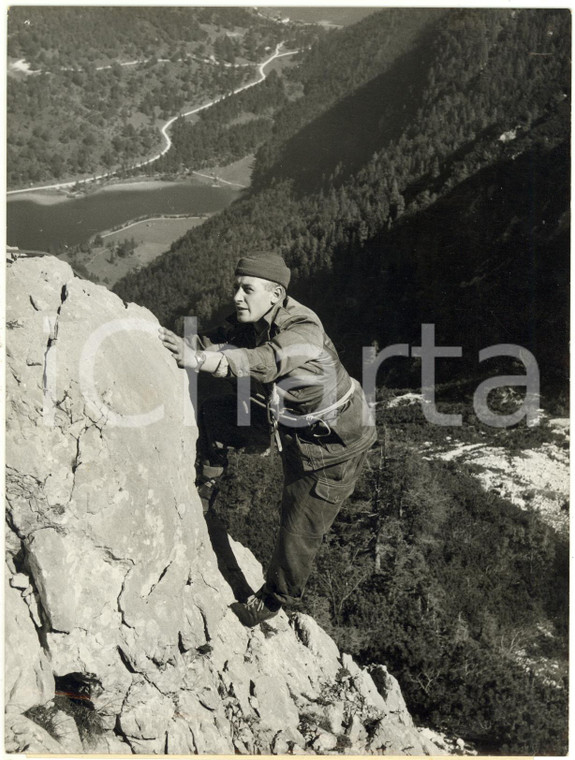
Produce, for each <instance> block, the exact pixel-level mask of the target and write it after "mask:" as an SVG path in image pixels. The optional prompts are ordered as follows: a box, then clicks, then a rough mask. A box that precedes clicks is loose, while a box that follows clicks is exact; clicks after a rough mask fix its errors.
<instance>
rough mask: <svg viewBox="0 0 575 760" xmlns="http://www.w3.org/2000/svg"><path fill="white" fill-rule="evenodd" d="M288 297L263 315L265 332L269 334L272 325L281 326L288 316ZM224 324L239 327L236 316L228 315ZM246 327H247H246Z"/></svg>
mask: <svg viewBox="0 0 575 760" xmlns="http://www.w3.org/2000/svg"><path fill="white" fill-rule="evenodd" d="M288 299H289V296H286V297H285V299H284V301H283V302H281V301H280V303H278V304H276V305H275V306H274V307H273V308H272V309H270V310H269V311H268V312H267V314H264V316H263V319H264V321H265V322H266V323H267V325H268V326H267V332H268V333H269V331H270V328H271V326H272V325H278V326H279V325H281V324H282V322H283V321H284V320H285V318H286V317H287V316H289V313H288V311H287V309H286V306H287V302H288ZM226 322H229V323H230V324H232V325H239V324H240V322H238V317H237V315H236V314H230V316H229V317H226ZM250 324H251V326H252V327H254V325H253V323H250ZM246 327H247V325H246Z"/></svg>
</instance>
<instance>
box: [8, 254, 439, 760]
mask: <svg viewBox="0 0 575 760" xmlns="http://www.w3.org/2000/svg"><path fill="white" fill-rule="evenodd" d="M7 294H8V299H7V300H8V309H7V320H8V321H7V391H8V393H7V404H6V418H7V438H6V465H7V481H6V494H7V528H6V537H7V538H6V547H7V559H6V562H7V572H6V580H7V588H6V595H5V600H6V605H5V613H6V622H7V628H6V678H5V687H6V698H5V702H6V709H7V717H6V749H7V750H8V751H13V752H18V751H24V750H27V751H30V752H53V753H57V754H64V753H81V752H97V753H103V754H113V755H115V754H122V753H126V752H128V753H129V752H133V753H153V754H158V753H159V754H162V753H167V754H190V753H212V754H218V753H225V754H233V753H264V754H268V753H293V754H326V753H330V752H338V753H351V754H364V753H378V754H380V753H389V754H400V753H407V754H439V753H440V750H439V748H438V747H437V745H435V744H434V743H433V742H432V741H431V740H430V739H429V738H428V737H427V736H426V735H424V734H423V733H422V732H420V731H419V730H418V729H417V728H416V727H415V726H414V724H413V722H412V720H411V717H410V715H409V713H408V711H407V709H406V707H405V704H404V702H403V699H402V697H401V692H400V690H399V687H398V685H397V682H396V681H395V679H394V678H393V677H392V676H391V675H390V674H389V673H388V672H387V671H386V670H385V668H383V667H381V666H379V667H378V668H376V669H375V670H374V671H373V673H372V674H371V675H370V673H369V672H368V671H367V670H363V669H361V668H359V667H358V666H357V665H356V664H355V663H354V661H353V660H352V658H351V657H349V656H348V655H345V654H341V653H340V652H339V651H338V649H337V647H336V645H335V644H334V642H333V641H332V640H331V639H330V638H329V637H328V636H327V634H326V633H325V632H324V631H322V630H321V629H320V628H319V627H318V625H317V624H316V623H315V622H314V620H313V619H312V618H310V617H308V616H306V615H302V614H294V615H291V616H289V617H288V615H286V614H285V613H284V612H282V613H280V615H279V616H278V617H276V618H274V619H272V620H271V621H270V622H269V623H267V624H266V623H264V624H262V625H261V626H259V627H258V628H256V629H253V630H251V629H246V628H244V627H243V626H242V624H241V623H240V622H239V620H238V619H237V618H236V616H235V615H234V613H233V611H232V610H231V609H230V605H232V604H233V603H234V601H235V599H236V597H237V596H238V595H240V594H241V593H246V592H247V590H248V589H249V588H250V587H251V588H252V589H255V588H257V587H259V585H260V584H261V583H262V571H261V567H260V566H259V564H258V563H257V562H256V561H255V559H254V557H253V556H252V555H251V553H250V552H249V551H248V550H247V549H246V548H244V547H242V546H240V545H239V544H237V543H235V542H234V541H233V540H232V539H230V538H229V537H228V536H227V535H226V533H225V531H224V530H223V527H222V525H221V524H220V523H219V522H218V520H217V518H215V517H214V518H211V519H209V520H208V521H206V519H205V518H204V516H203V514H202V509H201V505H200V503H199V500H198V497H197V494H196V491H195V487H194V452H195V437H196V428H195V426H194V424H195V423H194V415H193V410H192V406H191V402H190V394H189V387H188V379H187V377H186V374H185V373H184V372H182V371H181V370H178V369H177V367H176V366H175V363H174V362H173V360H172V359H171V358H170V357H169V356H168V354H167V352H166V351H165V350H164V349H163V348H162V346H161V344H160V342H159V340H158V338H157V328H158V323H157V320H156V319H155V317H154V316H153V315H152V314H151V313H150V312H148V311H146V310H145V309H142V308H140V307H138V306H136V305H134V304H124V303H123V302H122V301H121V300H120V299H119V298H117V297H116V296H115V295H114V294H112V293H110V292H108V291H107V290H106V289H104V288H102V287H99V286H96V285H94V284H92V283H90V282H86V281H83V280H81V279H78V278H77V277H75V276H74V275H73V273H72V270H71V269H70V267H69V266H68V265H67V264H64V263H63V262H61V261H59V260H57V259H55V258H52V257H48V256H46V257H35V258H27V257H20V258H17V259H16V260H12V261H11V262H9V265H8V268H7ZM372 676H373V677H372Z"/></svg>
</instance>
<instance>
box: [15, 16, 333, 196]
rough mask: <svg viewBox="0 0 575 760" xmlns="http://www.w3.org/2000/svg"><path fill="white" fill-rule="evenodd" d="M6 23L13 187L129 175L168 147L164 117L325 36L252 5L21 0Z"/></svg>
mask: <svg viewBox="0 0 575 760" xmlns="http://www.w3.org/2000/svg"><path fill="white" fill-rule="evenodd" d="M7 31H8V35H7V42H8V55H9V62H10V63H11V64H12V65H10V66H9V67H8V83H7V84H8V87H7V112H8V154H7V164H8V184H9V186H10V187H12V186H27V185H28V184H30V183H36V182H39V181H49V180H53V181H56V180H58V179H61V178H64V177H65V178H77V177H78V175H86V174H87V175H94V174H96V173H98V172H101V171H103V170H108V171H109V170H121V171H123V172H125V171H127V170H129V168H130V167H131V166H133V165H134V164H135V163H136V162H138V160H139V161H140V162H141V161H142V160H143V158H147V157H149V156H150V155H151V154H152V152H153V151H154V150H156V152H157V151H158V150H159V149H160V148H161V147H163V146H162V135H161V133H160V127H161V126H162V125H163V123H164V122H165V121H167V120H168V119H170V118H172V117H175V116H177V115H178V113H179V112H184V111H186V109H187V110H190V109H191V108H192V107H196V106H200V105H203V104H204V103H206V102H208V101H209V100H211V99H214V98H217V97H222V96H223V95H224V94H226V93H229V92H231V91H233V90H234V89H236V88H237V87H239V86H240V85H242V84H244V83H245V82H247V81H251V80H253V79H254V78H255V72H256V63H259V62H260V61H262V60H264V59H265V58H266V57H269V55H270V51H272V52H273V50H274V49H275V47H276V45H277V44H278V43H280V42H281V41H284V42H285V43H286V44H290V45H291V46H292V48H294V49H296V48H298V47H300V46H303V47H305V46H306V45H308V44H310V42H311V41H312V40H315V39H317V37H318V36H321V35H322V34H323V33H324V31H323V30H322V29H321V28H320V27H314V26H302V25H297V24H288V25H282V24H278V23H276V22H274V21H271V20H270V19H267V18H265V17H263V16H261V15H258V14H257V13H256V12H255V11H254V10H253V9H249V8H192V7H181V8H176V7H173V8H160V7H148V8H145V7H138V8H126V7H124V8H122V7H112V6H107V7H65V6H59V7H18V6H15V7H13V8H10V10H9V13H8V30H7ZM17 61H18V62H19V63H18V65H14V64H15V63H16V62H17ZM261 142H262V140H260V141H259V142H258V145H259V144H260V143H261ZM224 156H225V153H224Z"/></svg>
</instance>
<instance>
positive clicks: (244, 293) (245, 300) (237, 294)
mask: <svg viewBox="0 0 575 760" xmlns="http://www.w3.org/2000/svg"><path fill="white" fill-rule="evenodd" d="M280 298H281V287H280V286H279V285H276V284H275V283H273V282H270V281H269V280H262V279H261V278H260V277H249V276H248V275H242V276H241V277H236V281H235V285H234V306H235V307H236V315H237V318H238V322H244V323H247V322H259V320H260V319H261V318H262V317H263V316H264V315H265V314H267V313H268V311H269V310H270V309H271V308H272V307H273V306H274V305H275V304H276V303H277V302H278V301H279V299H280Z"/></svg>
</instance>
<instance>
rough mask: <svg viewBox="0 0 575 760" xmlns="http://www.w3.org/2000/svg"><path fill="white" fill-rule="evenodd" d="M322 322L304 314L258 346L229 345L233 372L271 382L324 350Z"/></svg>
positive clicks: (227, 351)
mask: <svg viewBox="0 0 575 760" xmlns="http://www.w3.org/2000/svg"><path fill="white" fill-rule="evenodd" d="M323 344H324V333H323V329H322V327H321V326H320V325H318V324H317V323H316V322H314V321H313V320H312V319H309V318H307V317H304V316H298V317H294V318H293V319H291V320H289V321H287V322H285V323H284V324H283V325H282V327H281V329H280V331H279V332H278V333H277V334H276V335H275V336H273V337H272V338H271V339H270V340H268V341H266V342H265V343H263V344H262V345H261V346H258V347H257V348H225V349H224V350H223V354H224V355H225V357H226V358H227V360H228V363H229V371H230V374H231V375H232V376H234V377H246V376H247V375H249V376H250V377H253V378H255V379H256V380H259V381H260V382H262V383H271V382H273V381H274V380H277V379H278V378H279V377H282V376H284V375H287V374H290V373H292V372H293V370H294V369H296V368H297V367H301V366H303V365H304V364H306V363H307V362H309V361H312V360H314V359H318V358H319V357H320V356H321V355H322V353H323Z"/></svg>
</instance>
